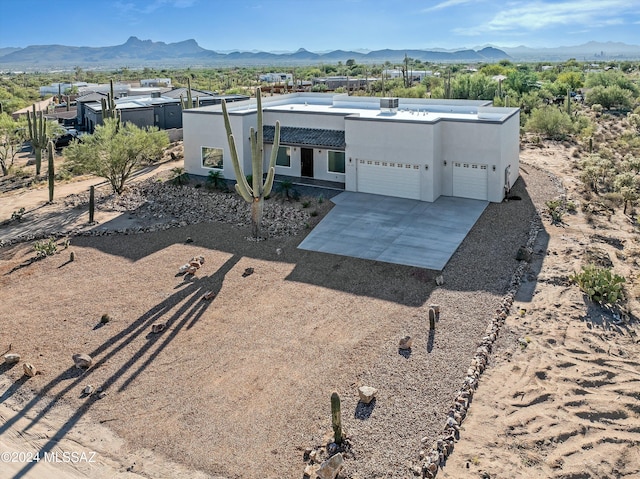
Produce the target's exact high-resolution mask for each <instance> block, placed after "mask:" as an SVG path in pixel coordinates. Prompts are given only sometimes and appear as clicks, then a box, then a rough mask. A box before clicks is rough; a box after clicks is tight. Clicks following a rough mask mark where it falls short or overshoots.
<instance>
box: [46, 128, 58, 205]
mask: <svg viewBox="0 0 640 479" xmlns="http://www.w3.org/2000/svg"><path fill="white" fill-rule="evenodd" d="M54 148H55V147H54V145H53V141H51V140H49V148H48V150H49V158H48V163H47V169H48V171H47V177H48V180H49V203H53V189H54V187H55V179H56V174H55V171H54V168H55V166H54V163H53V149H54Z"/></svg>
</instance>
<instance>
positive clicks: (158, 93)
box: [151, 91, 160, 98]
mask: <svg viewBox="0 0 640 479" xmlns="http://www.w3.org/2000/svg"><path fill="white" fill-rule="evenodd" d="M151 98H160V92H159V91H153V92H151Z"/></svg>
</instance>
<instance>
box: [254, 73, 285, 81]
mask: <svg viewBox="0 0 640 479" xmlns="http://www.w3.org/2000/svg"><path fill="white" fill-rule="evenodd" d="M258 79H259V80H260V81H264V82H267V83H285V82H288V81H291V80H293V75H292V74H291V73H264V74H262V75H260V76H258Z"/></svg>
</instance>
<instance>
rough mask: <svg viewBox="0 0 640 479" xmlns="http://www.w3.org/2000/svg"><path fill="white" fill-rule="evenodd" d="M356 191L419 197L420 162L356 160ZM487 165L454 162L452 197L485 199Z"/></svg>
mask: <svg viewBox="0 0 640 479" xmlns="http://www.w3.org/2000/svg"><path fill="white" fill-rule="evenodd" d="M357 166H358V170H357V183H358V191H361V192H363V193H374V194H377V195H386V196H398V197H401V198H411V199H415V200H419V199H421V195H420V165H415V164H411V163H395V162H386V161H376V160H361V159H359V160H358V164H357ZM487 180H488V174H487V165H484V164H479V163H465V162H458V161H454V162H453V196H457V197H460V198H473V199H477V200H487V199H488V197H489V192H488V183H487Z"/></svg>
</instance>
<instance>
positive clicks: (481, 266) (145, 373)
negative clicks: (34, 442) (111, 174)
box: [0, 168, 557, 479]
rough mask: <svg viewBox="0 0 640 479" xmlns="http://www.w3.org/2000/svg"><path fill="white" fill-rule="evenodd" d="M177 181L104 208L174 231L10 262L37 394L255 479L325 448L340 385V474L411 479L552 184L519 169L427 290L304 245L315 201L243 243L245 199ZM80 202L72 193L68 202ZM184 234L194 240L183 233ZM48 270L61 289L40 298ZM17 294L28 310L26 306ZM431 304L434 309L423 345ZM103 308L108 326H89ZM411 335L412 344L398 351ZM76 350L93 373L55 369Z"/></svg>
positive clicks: (291, 471) (13, 253) (17, 335)
mask: <svg viewBox="0 0 640 479" xmlns="http://www.w3.org/2000/svg"><path fill="white" fill-rule="evenodd" d="M525 185H526V187H525ZM145 188H147V189H146V190H145ZM155 188H160V190H159V191H157V190H156V189H155ZM145 191H146V192H147V193H148V194H152V195H153V197H154V201H153V203H151V202H149V201H146V200H144V198H145V197H146V196H145V195H146V194H147V193H144V192H145ZM171 191H172V192H171V193H169V190H167V189H162V188H161V186H160V185H156V184H154V183H153V182H148V183H145V184H142V185H141V186H140V189H137V190H132V192H131V194H130V195H129V196H127V197H125V200H120V201H125V204H124V206H123V205H120V206H117V205H114V206H113V207H114V208H115V207H122V208H123V209H124V210H127V211H131V209H134V210H135V215H136V216H139V217H141V218H147V219H148V220H149V221H151V222H157V221H158V220H169V221H172V222H175V221H178V222H184V225H185V226H184V227H183V228H172V229H170V230H166V231H156V232H153V233H145V234H139V235H113V236H101V237H87V238H85V237H78V238H75V239H73V240H72V247H74V248H75V249H76V254H77V258H78V259H77V260H76V262H74V263H72V264H71V265H67V266H65V267H64V268H62V267H61V266H60V265H59V263H60V260H57V261H42V262H37V263H34V264H32V265H30V266H28V267H22V268H19V269H18V270H14V272H13V273H6V274H5V275H4V276H3V277H2V278H3V279H0V286H2V289H3V290H4V292H3V293H2V296H4V298H3V301H2V302H3V303H4V306H3V307H2V309H1V310H0V311H2V313H3V316H5V318H6V319H3V329H4V331H5V334H6V335H7V337H10V338H12V341H13V345H14V348H20V349H21V350H22V351H26V352H34V353H35V352H36V351H37V352H38V354H40V356H41V357H42V358H44V359H40V361H42V362H46V366H45V369H46V371H47V374H46V375H45V376H43V377H41V376H38V377H36V378H33V379H32V380H31V381H30V383H29V386H30V387H33V388H35V389H36V390H39V391H40V392H41V393H42V394H49V395H52V394H56V395H57V396H56V398H57V399H64V400H65V401H68V402H70V403H71V404H72V405H74V404H75V405H78V406H80V405H82V404H84V405H85V406H84V407H86V408H87V410H88V409H91V410H92V411H91V412H92V414H94V415H95V416H94V417H96V419H99V420H107V421H109V422H108V424H109V425H110V426H111V427H113V428H114V429H115V430H116V431H117V432H118V433H119V434H121V435H122V436H123V437H124V438H126V439H127V440H129V441H130V444H131V445H132V446H133V447H135V446H136V445H141V446H144V447H148V448H150V449H156V448H157V449H158V450H160V451H162V452H163V453H165V454H168V455H169V456H171V457H173V458H174V459H176V460H178V461H180V462H184V463H186V464H188V465H190V466H192V467H195V468H197V469H200V470H203V471H206V472H208V473H210V474H219V475H224V476H226V477H229V478H239V477H242V478H256V479H257V478H261V479H263V478H283V477H300V476H301V475H302V470H303V468H304V466H305V464H304V462H303V460H302V456H303V451H304V449H305V448H306V447H321V446H324V445H326V441H327V438H328V435H329V433H330V431H331V429H330V421H329V411H328V409H329V408H328V406H329V400H328V398H329V395H330V393H331V391H332V390H334V389H335V390H337V391H338V392H339V393H340V395H341V398H342V411H343V422H344V425H345V428H346V430H347V435H348V437H349V439H350V444H351V448H350V451H349V452H348V453H347V455H346V462H345V468H344V471H343V473H342V475H343V477H345V478H351V479H370V478H382V477H389V478H405V477H410V476H412V469H411V468H412V467H413V466H415V465H418V464H419V463H420V462H419V460H418V452H419V450H420V449H421V448H422V445H421V438H422V437H425V436H426V437H429V438H435V437H436V436H437V435H438V434H439V433H440V431H441V430H442V428H443V425H444V421H445V418H446V413H447V411H448V409H449V406H450V404H451V402H452V400H453V399H454V395H455V392H456V391H457V390H458V389H459V387H460V386H461V384H462V381H463V379H464V376H465V371H466V370H467V367H468V365H469V361H470V358H471V357H472V356H473V354H474V351H475V349H476V347H477V344H478V342H479V340H480V338H481V337H482V336H483V332H484V330H485V328H486V327H487V324H488V323H489V321H490V319H491V317H492V315H493V314H494V312H495V310H496V308H497V306H498V303H499V301H500V298H501V297H502V295H503V294H504V293H505V291H506V290H507V288H508V285H509V281H510V279H511V275H512V273H513V271H514V270H515V269H516V267H517V266H518V262H517V261H516V260H515V256H516V252H517V250H518V248H519V247H520V246H521V245H524V244H525V243H526V242H527V239H528V236H529V230H530V226H531V220H532V219H533V218H534V216H535V215H536V211H535V206H534V203H536V204H542V203H544V199H547V198H552V197H555V196H556V195H557V188H556V186H555V185H554V184H553V182H552V181H550V179H549V178H548V176H547V175H546V174H544V173H541V172H539V171H538V170H535V169H533V168H530V169H527V170H526V171H523V172H522V178H521V179H520V180H519V181H518V183H517V184H516V186H515V187H514V189H513V191H512V194H514V195H517V196H519V197H521V200H520V201H509V202H504V203H501V204H490V205H489V207H488V208H487V209H486V210H485V212H484V214H483V215H482V217H481V218H480V220H479V221H478V223H477V224H476V225H475V227H474V228H473V229H472V231H471V232H470V234H469V235H468V237H467V238H466V239H465V241H464V242H463V243H462V245H461V246H460V248H459V250H458V251H457V253H456V254H455V255H454V257H453V258H452V259H451V261H450V262H449V264H448V265H447V267H446V268H445V270H444V271H443V276H444V280H445V283H444V285H442V286H440V287H436V286H435V284H434V277H435V276H436V274H437V273H436V272H433V271H427V270H421V269H418V268H409V267H404V266H400V265H390V264H385V263H377V262H371V261H364V260H358V259H354V258H345V257H336V256H332V255H325V254H321V253H313V252H306V251H301V250H297V249H296V246H297V244H299V242H300V241H301V240H302V239H303V238H304V235H305V234H306V233H305V232H306V231H307V230H308V229H307V223H308V222H312V221H317V220H318V219H319V218H321V217H322V214H324V211H326V210H324V209H322V211H320V214H319V215H318V216H317V217H311V216H310V213H309V212H308V210H307V209H300V208H299V207H298V208H296V207H295V206H291V208H289V205H288V204H285V208H282V207H275V206H277V205H274V212H272V213H270V212H267V213H266V214H265V217H266V218H267V219H269V218H272V220H273V222H272V223H270V224H269V225H268V226H266V229H267V231H269V233H270V240H269V241H268V242H266V243H262V242H261V243H251V242H247V241H246V240H244V237H245V236H246V234H247V224H248V223H247V218H246V210H247V208H246V204H244V203H243V202H238V201H236V200H235V199H231V200H229V199H227V200H225V201H224V202H223V203H215V201H216V200H215V199H214V198H213V196H216V195H212V198H209V196H208V195H209V193H206V192H204V190H202V189H193V188H174V189H172V190H171ZM203 193H204V196H203ZM217 196H221V195H217ZM222 196H226V195H222ZM127 198H128V199H127ZM227 198H228V197H227ZM84 201H85V199H84V198H80V197H78V198H70V199H69V205H70V206H73V205H74V204H82V203H83V202H84ZM325 203H328V202H325ZM240 205H242V207H241V206H240ZM317 206H318V207H319V205H317ZM314 207H316V206H314ZM227 208H228V209H227ZM322 208H326V209H328V208H329V206H328V205H326V204H324V206H322ZM309 210H311V209H309ZM131 214H133V213H131ZM236 215H237V216H236ZM243 215H245V216H243ZM307 215H309V216H307ZM221 221H222V222H221ZM224 222H226V224H225V223H224ZM309 226H312V224H311V225H309ZM187 236H189V237H191V238H193V240H194V243H193V244H192V245H185V244H184V240H185V238H186V237H187ZM278 250H280V252H281V255H280V254H278V253H277V251H278ZM196 251H202V252H203V254H204V255H205V256H206V257H207V263H206V264H205V268H203V269H207V274H208V276H207V275H204V273H203V275H204V276H202V278H200V279H198V281H196V282H191V283H189V284H183V283H182V282H181V280H180V279H177V280H175V281H174V282H173V283H172V284H170V285H169V284H167V279H166V278H172V277H173V273H171V272H172V271H175V268H177V266H179V265H180V264H181V263H182V262H183V261H184V260H186V259H188V258H186V257H187V256H191V255H192V254H193V253H194V252H196ZM0 253H2V254H0V267H2V271H3V272H6V271H9V270H11V269H12V268H15V266H16V262H20V261H24V258H25V257H27V256H28V251H27V249H26V247H25V246H13V247H11V248H9V249H5V250H4V251H1V250H0ZM182 258H185V259H182ZM87 262H88V263H87ZM248 266H251V267H254V268H255V271H256V274H255V275H252V276H250V277H249V278H247V279H246V280H245V279H242V278H241V275H240V273H241V272H242V271H244V270H245V269H246V267H248ZM77 268H80V269H77ZM7 275H9V276H7ZM51 277H55V278H56V284H58V285H64V286H59V287H57V288H53V289H52V290H51V291H49V292H48V293H47V296H46V298H45V297H42V296H39V295H35V296H34V294H33V293H32V292H33V291H41V290H42V288H44V286H45V285H46V284H47V282H48V281H50V278H51ZM251 278H253V279H251ZM167 288H169V289H168V290H167ZM208 289H209V290H210V289H214V290H215V291H217V297H216V299H215V300H214V301H213V303H211V304H212V305H213V307H208V306H206V305H204V306H202V304H203V303H202V302H199V301H198V300H199V298H200V297H201V295H202V294H203V293H204V291H205V290H208ZM26 295H30V296H31V304H30V308H29V311H25V308H21V306H22V298H24V297H25V296H26ZM74 298H75V299H74ZM80 298H82V300H79V299H80ZM431 303H436V304H439V305H440V308H441V316H440V321H439V323H438V324H437V326H436V333H435V336H434V337H433V339H432V340H431V341H430V340H429V337H428V320H427V314H426V313H427V309H428V305H429V304H431ZM51 304H56V305H57V306H58V307H57V308H53V309H52V308H51V307H50V305H51ZM9 311H12V312H13V314H11V315H10V316H9V315H8V314H7V313H8V312H9ZM104 311H109V312H110V314H112V315H113V316H114V317H115V318H117V320H116V321H115V322H114V324H110V325H108V327H106V328H98V329H96V328H94V326H95V324H96V321H97V318H99V317H100V315H101V314H102V313H103V312H104ZM63 319H64V321H65V322H66V323H65V327H64V328H47V335H46V337H43V335H42V324H43V321H45V320H46V321H47V322H46V323H45V324H52V325H55V324H62V321H63ZM159 320H163V321H167V325H168V328H167V331H168V333H167V334H168V335H167V336H165V337H163V336H160V337H159V338H158V339H154V337H153V336H149V335H148V328H150V325H151V323H153V322H156V321H159ZM92 328H93V329H92ZM407 334H408V335H411V336H412V337H413V338H414V345H413V348H412V350H411V353H410V354H399V350H398V347H397V345H398V340H399V339H400V338H401V337H403V336H405V335H407ZM0 346H1V345H0ZM78 346H81V348H82V349H84V350H85V351H88V352H92V353H93V354H92V355H94V356H96V357H98V360H99V366H98V367H95V368H94V369H91V370H90V371H89V372H90V373H91V377H89V378H77V377H73V376H72V377H69V374H68V372H65V371H66V368H67V367H68V362H69V353H71V352H77V351H75V349H77V348H78ZM5 374H9V375H13V374H14V373H13V372H12V371H8V372H6V373H5ZM89 379H91V380H92V381H93V382H94V383H95V384H105V385H106V386H107V387H108V388H111V389H108V391H109V395H108V396H107V397H108V400H106V401H99V402H91V403H89V404H88V405H87V403H85V402H84V400H80V399H78V397H77V394H76V392H77V391H76V390H77V389H79V388H81V387H82V386H84V384H85V383H86V382H87V381H88V380H89ZM178 379H179V380H178ZM361 385H369V386H373V387H376V388H377V389H378V390H379V392H378V396H377V400H376V401H375V403H374V404H373V405H372V406H370V407H368V408H364V407H362V405H358V402H357V387H358V386H361ZM203 444H206V446H207V447H206V451H207V453H203V448H202V445H203Z"/></svg>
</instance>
